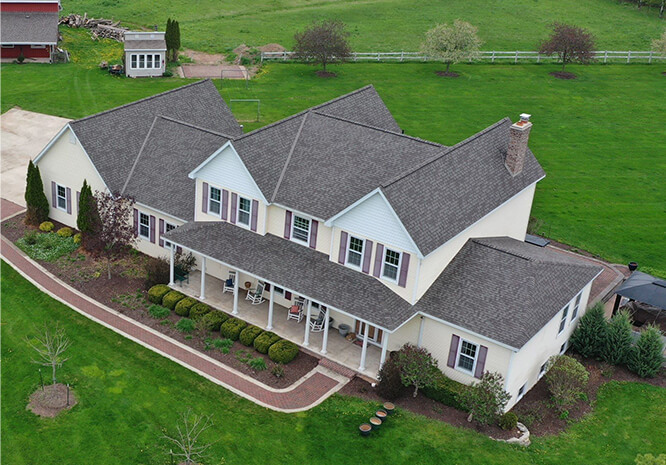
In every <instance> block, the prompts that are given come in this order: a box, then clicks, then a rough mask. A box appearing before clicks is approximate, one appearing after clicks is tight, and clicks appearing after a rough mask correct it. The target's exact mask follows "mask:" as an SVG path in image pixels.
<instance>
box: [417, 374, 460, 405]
mask: <svg viewBox="0 0 666 465" xmlns="http://www.w3.org/2000/svg"><path fill="white" fill-rule="evenodd" d="M437 371H438V372H439V373H438V374H437V377H436V379H435V382H434V384H433V385H432V386H430V387H426V388H423V394H424V395H425V396H426V397H429V398H430V399H432V400H436V401H437V402H441V403H442V404H444V405H448V406H449V407H453V408H456V409H458V410H464V408H463V406H462V405H461V404H460V402H459V401H458V397H460V395H461V393H462V391H463V390H465V389H466V388H467V386H465V385H464V384H462V383H459V382H457V381H454V380H452V379H451V378H449V377H447V376H446V375H444V373H442V372H441V371H439V370H437Z"/></svg>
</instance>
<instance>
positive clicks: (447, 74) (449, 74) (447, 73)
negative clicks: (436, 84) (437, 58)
mask: <svg viewBox="0 0 666 465" xmlns="http://www.w3.org/2000/svg"><path fill="white" fill-rule="evenodd" d="M435 74H436V75H437V76H442V77H451V78H457V77H460V74H458V73H454V72H453V71H435Z"/></svg>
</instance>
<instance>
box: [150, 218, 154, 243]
mask: <svg viewBox="0 0 666 465" xmlns="http://www.w3.org/2000/svg"><path fill="white" fill-rule="evenodd" d="M150 242H152V243H153V244H154V243H155V217H154V216H153V215H150Z"/></svg>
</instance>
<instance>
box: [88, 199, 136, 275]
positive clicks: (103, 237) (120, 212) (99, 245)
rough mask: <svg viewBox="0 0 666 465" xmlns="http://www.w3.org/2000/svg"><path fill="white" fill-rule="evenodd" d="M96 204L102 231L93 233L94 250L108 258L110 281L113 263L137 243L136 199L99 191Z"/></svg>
mask: <svg viewBox="0 0 666 465" xmlns="http://www.w3.org/2000/svg"><path fill="white" fill-rule="evenodd" d="M95 202H96V203H97V210H98V211H99V218H100V229H99V231H95V232H94V233H93V237H95V238H96V246H95V247H93V249H94V251H95V252H97V253H98V254H101V255H104V256H105V257H106V259H107V271H108V273H107V274H108V279H111V261H112V260H113V258H114V257H116V256H118V255H119V254H122V253H123V252H125V251H126V249H127V247H130V246H132V245H133V244H134V242H135V241H136V235H137V234H136V228H135V227H134V220H133V214H134V199H133V198H131V197H128V196H123V195H120V194H116V195H112V194H109V193H107V192H100V191H97V192H95Z"/></svg>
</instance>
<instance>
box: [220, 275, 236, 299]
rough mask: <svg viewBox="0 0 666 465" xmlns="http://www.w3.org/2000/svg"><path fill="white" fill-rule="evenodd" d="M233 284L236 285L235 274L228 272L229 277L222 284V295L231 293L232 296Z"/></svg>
mask: <svg viewBox="0 0 666 465" xmlns="http://www.w3.org/2000/svg"><path fill="white" fill-rule="evenodd" d="M235 284H236V272H235V271H230V272H229V277H228V278H227V280H226V281H225V282H224V289H223V290H222V293H223V294H224V293H225V292H231V293H232V294H233V293H234V287H235Z"/></svg>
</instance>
